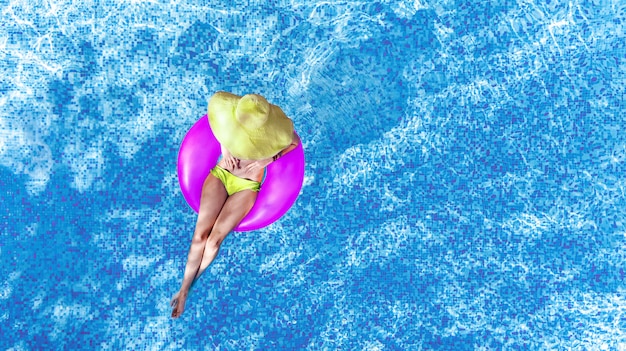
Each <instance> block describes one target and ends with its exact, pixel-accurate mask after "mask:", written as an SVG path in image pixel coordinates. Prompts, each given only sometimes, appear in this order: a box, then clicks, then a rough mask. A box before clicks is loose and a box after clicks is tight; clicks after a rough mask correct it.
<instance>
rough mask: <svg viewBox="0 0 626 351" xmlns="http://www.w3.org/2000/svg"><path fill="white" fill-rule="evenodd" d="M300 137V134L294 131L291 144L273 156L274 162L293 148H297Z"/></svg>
mask: <svg viewBox="0 0 626 351" xmlns="http://www.w3.org/2000/svg"><path fill="white" fill-rule="evenodd" d="M300 142H301V140H300V137H299V136H298V134H296V132H293V138H291V144H289V146H287V147H286V148H284V149H282V150H280V151H279V152H278V153H277V154H276V155H274V156H273V157H272V162H273V161H276V160H278V159H279V158H281V157H283V156H285V154H287V153H288V152H290V151H291V150H293V149H295V148H296V147H298V145H300Z"/></svg>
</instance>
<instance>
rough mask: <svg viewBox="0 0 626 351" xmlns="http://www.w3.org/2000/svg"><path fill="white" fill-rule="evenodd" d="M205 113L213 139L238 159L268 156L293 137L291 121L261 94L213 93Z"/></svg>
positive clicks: (278, 150)
mask: <svg viewBox="0 0 626 351" xmlns="http://www.w3.org/2000/svg"><path fill="white" fill-rule="evenodd" d="M208 115H209V124H210V125H211V130H213V134H214V135H215V137H216V138H217V140H218V141H219V142H220V144H222V145H223V146H224V147H226V149H228V151H230V153H231V154H232V155H233V156H235V157H237V158H240V159H245V160H261V159H265V158H268V157H272V156H274V155H276V154H277V153H278V152H280V151H281V150H283V149H284V148H286V147H287V146H288V145H289V144H291V140H292V138H293V122H292V121H291V120H290V119H289V118H288V117H287V116H286V115H285V113H284V112H283V110H281V109H280V107H278V106H276V105H272V104H270V103H269V102H267V100H265V98H264V97H262V96H261V95H257V94H248V95H244V96H243V97H242V96H238V95H234V94H231V93H227V92H223V91H220V92H217V93H215V94H214V95H213V96H212V97H211V99H210V100H209V113H208Z"/></svg>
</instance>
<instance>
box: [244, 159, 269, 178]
mask: <svg viewBox="0 0 626 351" xmlns="http://www.w3.org/2000/svg"><path fill="white" fill-rule="evenodd" d="M270 163H272V158H271V157H270V158H266V159H263V160H258V161H254V162H252V163H251V164H249V165H248V166H247V167H246V173H249V174H254V173H256V172H258V171H259V170H262V169H263V168H265V167H267V165H269V164H270Z"/></svg>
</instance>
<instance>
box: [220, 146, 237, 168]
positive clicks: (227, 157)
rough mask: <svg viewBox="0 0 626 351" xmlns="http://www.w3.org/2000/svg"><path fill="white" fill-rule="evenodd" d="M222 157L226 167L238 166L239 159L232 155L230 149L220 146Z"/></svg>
mask: <svg viewBox="0 0 626 351" xmlns="http://www.w3.org/2000/svg"><path fill="white" fill-rule="evenodd" d="M222 158H223V159H224V162H225V163H226V169H230V170H233V169H235V168H239V162H240V160H239V159H238V158H236V157H235V156H233V155H232V154H231V153H230V151H228V150H227V149H226V148H225V147H223V146H222Z"/></svg>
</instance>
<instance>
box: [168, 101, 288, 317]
mask: <svg viewBox="0 0 626 351" xmlns="http://www.w3.org/2000/svg"><path fill="white" fill-rule="evenodd" d="M208 116H209V123H210V125H211V129H212V130H213V134H214V135H215V137H216V138H217V140H218V141H219V142H220V145H221V149H222V159H221V160H220V161H219V162H218V164H217V165H216V166H215V168H213V169H212V170H211V173H210V174H209V175H208V176H207V178H206V180H205V181H204V185H203V186H202V196H201V199H200V209H199V211H198V220H197V222H196V229H195V231H194V233H193V237H192V239H191V247H190V248H189V255H188V257H187V265H186V267H185V273H184V276H183V281H182V284H181V287H180V290H179V291H178V292H177V293H176V294H175V295H174V297H173V298H172V301H171V306H172V317H173V318H178V317H179V316H180V315H181V314H182V313H183V311H184V310H185V302H186V300H187V296H188V294H189V289H190V288H191V286H192V285H193V283H194V282H195V281H196V280H197V279H198V278H199V277H200V275H202V273H203V272H204V271H205V270H206V268H207V267H208V266H209V265H210V264H211V262H213V260H214V259H215V257H216V256H217V253H218V251H219V248H220V245H221V244H222V241H224V238H225V237H226V235H228V233H229V232H230V231H232V230H233V228H235V227H236V226H237V225H238V224H239V222H241V220H242V219H243V218H244V217H245V216H246V214H247V213H248V212H249V211H250V209H251V208H252V206H253V205H254V202H255V200H256V198H257V194H258V191H259V189H260V187H261V180H262V179H263V172H264V170H265V167H267V165H269V164H270V163H271V162H273V161H276V160H277V159H278V158H280V157H281V156H283V155H285V154H286V153H288V152H289V151H291V150H293V149H295V148H296V147H297V146H298V144H299V143H300V139H299V138H298V136H297V135H296V134H295V132H294V130H293V122H292V121H291V120H290V119H289V118H288V117H287V116H285V114H284V113H283V111H282V110H281V109H280V107H278V106H275V105H272V104H270V103H268V102H267V100H265V98H263V97H262V96H260V95H255V94H250V95H245V96H243V97H240V96H237V95H233V94H230V93H226V92H218V93H216V94H215V95H213V96H212V97H211V99H210V100H209V113H208Z"/></svg>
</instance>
